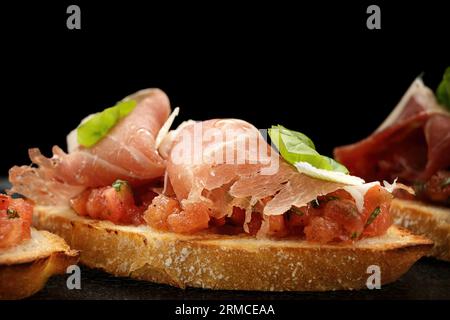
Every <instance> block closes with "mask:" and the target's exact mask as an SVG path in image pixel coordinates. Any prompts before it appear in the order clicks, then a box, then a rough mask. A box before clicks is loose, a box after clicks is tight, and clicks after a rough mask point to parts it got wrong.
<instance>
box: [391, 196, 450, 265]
mask: <svg viewBox="0 0 450 320" xmlns="http://www.w3.org/2000/svg"><path fill="white" fill-rule="evenodd" d="M391 212H392V213H393V214H394V219H395V223H396V224H398V225H400V226H403V227H405V228H408V229H409V230H411V231H412V232H414V233H416V234H420V235H425V236H426V237H427V238H429V239H431V240H433V242H434V247H433V249H432V250H431V251H430V252H429V255H431V256H433V257H436V258H438V259H441V260H446V261H450V209H449V208H444V207H437V206H433V205H430V204H425V203H422V202H419V201H410V200H400V199H395V200H393V201H392V204H391Z"/></svg>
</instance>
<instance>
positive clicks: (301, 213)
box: [291, 206, 305, 217]
mask: <svg viewBox="0 0 450 320" xmlns="http://www.w3.org/2000/svg"><path fill="white" fill-rule="evenodd" d="M291 211H292V212H293V213H295V214H296V215H299V216H300V217H301V216H304V215H305V213H304V212H303V211H302V210H300V208H297V207H294V206H292V207H291Z"/></svg>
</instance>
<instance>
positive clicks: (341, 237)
mask: <svg viewBox="0 0 450 320" xmlns="http://www.w3.org/2000/svg"><path fill="white" fill-rule="evenodd" d="M391 199H392V195H391V194H390V193H389V192H387V191H386V190H385V189H383V188H381V187H380V186H374V187H372V188H370V189H369V190H368V191H367V193H366V194H365V198H364V211H363V212H362V213H361V212H359V211H358V210H357V208H356V204H355V201H354V199H353V198H352V197H351V196H350V194H349V193H347V192H346V191H344V190H338V191H335V192H333V193H330V194H328V195H326V196H321V197H319V198H318V199H317V200H316V201H313V202H311V203H310V204H308V205H307V206H304V207H302V208H292V209H291V211H290V212H288V213H286V215H287V219H286V222H287V225H288V229H289V233H290V234H297V235H302V234H304V235H305V237H306V239H307V240H308V241H314V242H321V243H327V242H333V241H351V240H357V239H360V238H363V237H373V236H377V235H381V234H383V233H385V232H386V230H387V229H388V228H389V227H390V226H391V224H392V218H391V215H390V213H389V206H390V202H391Z"/></svg>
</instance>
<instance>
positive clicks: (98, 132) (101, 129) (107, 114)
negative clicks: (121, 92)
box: [77, 100, 136, 148]
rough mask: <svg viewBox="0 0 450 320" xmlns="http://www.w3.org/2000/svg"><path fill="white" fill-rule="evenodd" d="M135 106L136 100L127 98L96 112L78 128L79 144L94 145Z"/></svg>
mask: <svg viewBox="0 0 450 320" xmlns="http://www.w3.org/2000/svg"><path fill="white" fill-rule="evenodd" d="M135 107H136V101H134V100H127V101H122V102H119V103H118V104H117V105H115V106H114V107H111V108H107V109H105V110H103V111H102V112H99V113H96V114H94V115H93V116H92V117H91V118H90V119H89V120H87V121H86V122H84V123H82V124H81V125H80V126H79V127H78V128H77V140H78V144H80V145H82V146H84V147H87V148H89V147H92V146H93V145H95V144H96V143H97V142H98V141H100V140H101V139H102V138H103V137H104V136H106V135H107V134H108V132H109V131H110V130H111V129H112V128H113V127H114V126H115V125H116V124H117V122H119V120H120V119H122V118H124V117H126V116H127V115H128V114H129V113H130V112H131V111H133V109H134V108H135Z"/></svg>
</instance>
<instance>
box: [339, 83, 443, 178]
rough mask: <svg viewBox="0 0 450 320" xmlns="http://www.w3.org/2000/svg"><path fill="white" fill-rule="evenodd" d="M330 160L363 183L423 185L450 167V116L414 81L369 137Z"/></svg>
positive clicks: (425, 89)
mask: <svg viewBox="0 0 450 320" xmlns="http://www.w3.org/2000/svg"><path fill="white" fill-rule="evenodd" d="M334 154H335V157H336V159H337V160H338V161H339V162H341V163H342V164H344V165H345V166H346V167H347V168H348V169H349V170H350V173H351V174H353V175H357V176H360V177H362V178H364V179H366V180H370V181H372V180H388V181H392V180H394V179H395V178H396V177H399V179H400V181H402V182H405V183H415V182H424V181H426V180H428V179H429V178H430V177H431V176H432V175H434V174H435V173H436V172H438V171H439V170H445V169H447V168H449V167H450V114H449V113H448V112H447V111H446V110H445V109H443V108H442V107H441V106H439V105H438V104H437V102H436V99H435V97H434V94H433V92H432V91H431V90H430V89H429V88H427V87H426V86H425V85H424V84H423V83H422V81H421V80H419V79H418V80H416V81H415V82H414V83H413V84H412V85H411V87H410V88H409V89H408V91H407V92H406V94H405V95H404V97H403V98H402V100H401V101H400V103H399V104H398V105H397V107H396V108H395V109H394V110H393V111H392V113H391V114H390V115H389V117H388V118H387V119H386V120H385V122H384V123H383V124H382V125H381V126H380V127H379V128H378V129H377V130H376V131H375V132H374V133H373V134H372V135H370V136H369V137H367V138H365V139H363V140H361V141H359V142H357V143H354V144H351V145H347V146H342V147H339V148H336V149H335V151H334Z"/></svg>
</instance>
